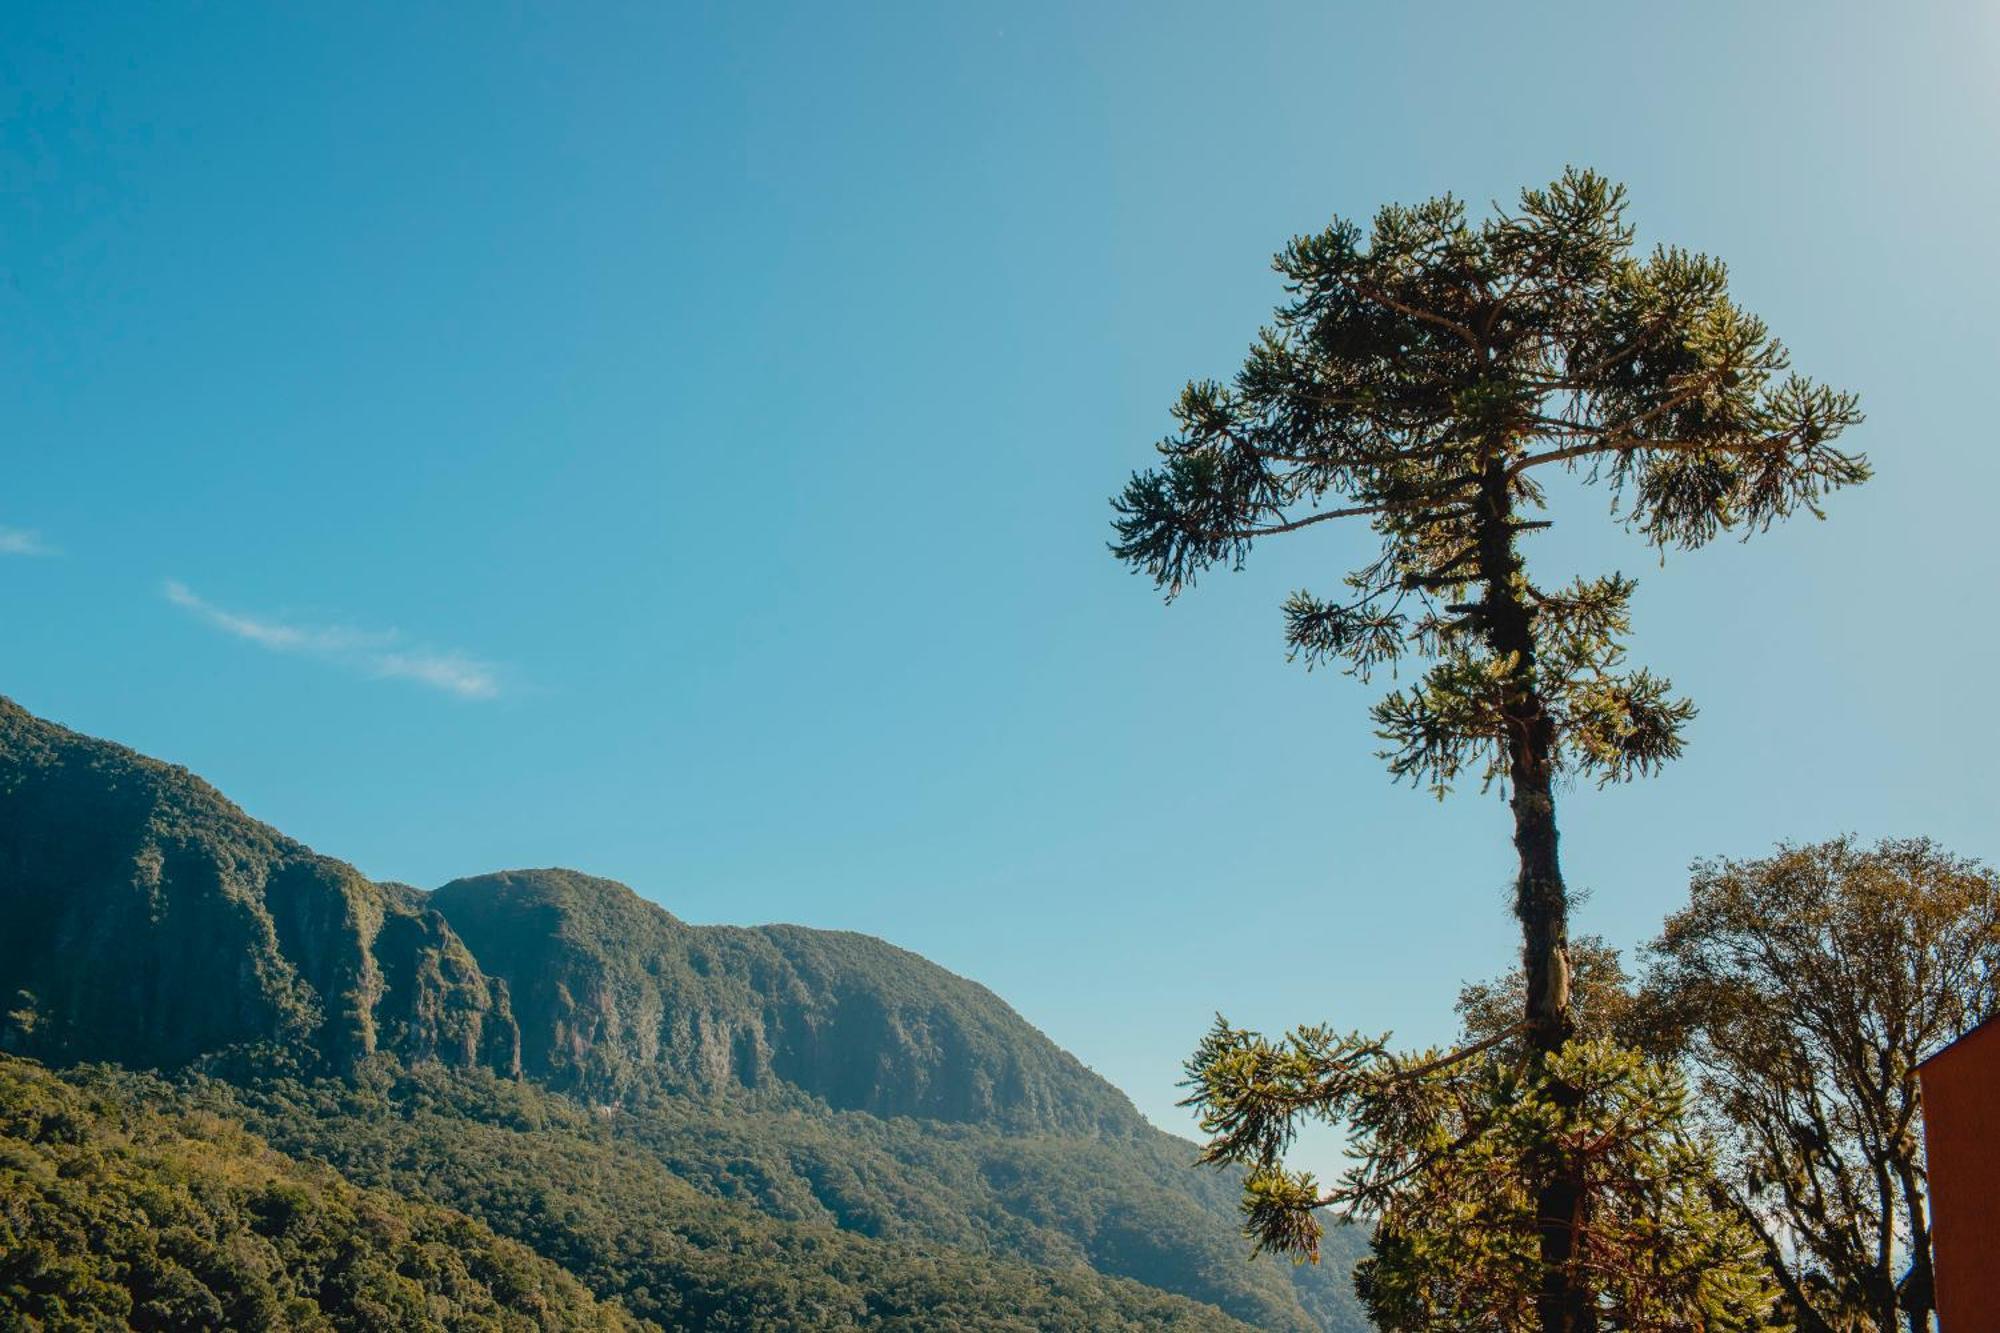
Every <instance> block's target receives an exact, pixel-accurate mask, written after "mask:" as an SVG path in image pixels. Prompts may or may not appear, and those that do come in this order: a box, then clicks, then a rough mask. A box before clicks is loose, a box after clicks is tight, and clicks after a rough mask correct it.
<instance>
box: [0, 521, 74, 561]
mask: <svg viewBox="0 0 2000 1333" xmlns="http://www.w3.org/2000/svg"><path fill="white" fill-rule="evenodd" d="M61 554H62V552H61V551H58V550H57V549H56V548H55V547H53V546H51V545H49V544H48V543H47V542H45V541H43V540H42V534H41V533H39V532H36V531H35V530H34V529H33V528H10V527H7V526H6V525H5V524H0V555H61Z"/></svg>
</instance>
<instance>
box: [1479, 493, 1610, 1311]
mask: <svg viewBox="0 0 2000 1333" xmlns="http://www.w3.org/2000/svg"><path fill="white" fill-rule="evenodd" d="M1477 506H1478V507H1477V511H1476V513H1475V515H1474V517H1473V525H1474V528H1475V530H1476V532H1477V534H1478V536H1477V543H1478V550H1479V559H1478V568H1479V577H1480V584H1481V591H1482V597H1481V600H1480V601H1479V603H1477V605H1476V606H1475V607H1474V608H1473V610H1472V615H1473V616H1474V617H1475V618H1476V619H1477V620H1478V621H1479V622H1480V624H1481V625H1482V627H1483V629H1484V631H1485V638H1486V644H1487V648H1488V650H1489V651H1490V652H1491V654H1492V658H1493V660H1494V661H1495V662H1497V663H1500V664H1502V666H1503V671H1502V672H1501V674H1500V680H1499V688H1500V690H1501V691H1502V698H1501V700H1500V705H1499V711H1500V714H1501V716H1502V717H1503V718H1504V719H1505V726H1506V745H1507V778H1508V785H1509V788H1510V798H1511V799H1510V804H1511V805H1512V807H1513V811H1514V850H1515V852H1516V854H1517V855H1518V856H1519V857H1520V862H1521V864H1520V870H1519V872H1518V876H1517V878H1516V879H1515V882H1514V915H1515V917H1516V919H1518V920H1519V921H1520V923H1521V966H1522V971H1523V973H1524V975H1525V976H1526V978H1527V983H1528V985H1527V1011H1526V1012H1525V1013H1524V1014H1523V1015H1522V1020H1523V1021H1524V1022H1525V1023H1526V1024H1527V1033H1528V1040H1529V1045H1530V1046H1531V1048H1532V1049H1533V1050H1534V1051H1536V1052H1537V1054H1538V1055H1541V1056H1546V1055H1550V1054H1553V1053H1554V1052H1556V1051H1558V1050H1560V1049H1562V1045H1563V1043H1564V1042H1566V1041H1568V1040H1569V1037H1570V1034H1571V1032H1572V1031H1573V1030H1574V1024H1573V1023H1572V1022H1571V1020H1570V1013H1569V899H1568V894H1567V893H1566V891H1565V890H1564V888H1563V878H1562V862H1561V858H1560V856H1559V854H1558V851H1557V833H1556V802H1555V759H1556V735H1555V725H1554V722H1553V720H1552V719H1551V717H1550V716H1549V710H1548V707H1547V705H1546V704H1545V703H1544V702H1543V699H1542V696H1541V691H1540V689H1539V688H1538V687H1537V685H1536V682H1535V634H1534V623H1533V622H1534V615H1535V608H1534V607H1533V606H1531V605H1529V603H1528V601H1527V599H1526V598H1525V597H1524V596H1523V592H1522V590H1523V588H1524V587H1525V586H1526V581H1525V580H1524V579H1523V577H1522V569H1521V558H1520V555H1519V553H1518V552H1517V550H1516V549H1515V543H1514V534H1515V531H1516V527H1515V522H1514V514H1513V505H1512V500H1511V497H1510V495H1509V493H1508V485H1507V473H1506V468H1505V462H1504V456H1502V455H1496V456H1495V457H1493V458H1492V459H1491V460H1490V461H1489V462H1488V463H1487V465H1486V467H1485V469H1484V470H1483V475H1482V477H1481V485H1480V494H1479V500H1478V502H1477ZM1553 1093H1554V1097H1555V1099H1556V1100H1557V1102H1558V1103H1559V1104H1560V1103H1561V1102H1562V1101H1563V1100H1564V1098H1565V1093H1566V1089H1564V1088H1562V1087H1561V1086H1559V1085H1558V1086H1557V1087H1556V1088H1555V1089H1554V1090H1553ZM1524 1165H1525V1168H1526V1170H1527V1173H1528V1174H1529V1176H1530V1178H1531V1179H1532V1180H1533V1181H1534V1182H1535V1185H1536V1190H1537V1198H1536V1208H1535V1214H1536V1224H1537V1231H1538V1233H1539V1234H1538V1240H1539V1244H1540V1249H1541V1259H1542V1286H1541V1291H1540V1293H1539V1297H1538V1304H1539V1307H1540V1315H1541V1323H1542V1327H1543V1329H1544V1330H1546V1333H1589V1331H1590V1330H1592V1329H1594V1328H1595V1326H1596V1325H1595V1320H1594V1319H1593V1317H1592V1314H1591V1307H1592V1305H1593V1301H1592V1299H1591V1293H1590V1291H1589V1290H1588V1288H1587V1287H1586V1286H1585V1284H1584V1283H1582V1282H1581V1281H1580V1280H1579V1277H1578V1269H1577V1264H1576V1259H1577V1255H1576V1253H1575V1251H1576V1246H1577V1244H1578V1239H1579V1237H1580V1236H1581V1235H1582V1234H1583V1231H1584V1228H1583V1220H1584V1219H1583V1216H1582V1210H1583V1206H1584V1197H1585V1191H1584V1180H1583V1172H1582V1164H1581V1162H1571V1161H1568V1160H1565V1159H1564V1157H1563V1156H1562V1155H1561V1154H1560V1153H1556V1152H1543V1153H1541V1154H1540V1155H1539V1159H1538V1160H1536V1161H1533V1162H1529V1163H1526V1164H1524Z"/></svg>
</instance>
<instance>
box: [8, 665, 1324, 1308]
mask: <svg viewBox="0 0 2000 1333" xmlns="http://www.w3.org/2000/svg"><path fill="white" fill-rule="evenodd" d="M0 867H7V870H6V871H5V873H0V995H5V996H9V997H11V999H10V1002H9V1003H7V1004H5V1005H0V1049H5V1050H7V1051H9V1052H13V1053H15V1054H17V1055H26V1056H32V1057H35V1058H37V1059H40V1060H43V1061H46V1062H48V1063H50V1064H56V1065H64V1066H70V1067H72V1068H73V1069H74V1068H76V1067H78V1066H80V1065H81V1064H82V1062H88V1061H111V1062H113V1063H115V1064H117V1065H120V1066H123V1067H125V1069H126V1070H128V1071H131V1070H144V1069H151V1070H156V1071H159V1077H154V1076H149V1075H141V1074H137V1073H130V1072H126V1073H119V1072H116V1071H114V1070H110V1069H97V1070H95V1072H90V1073H88V1074H87V1075H86V1074H83V1073H77V1074H73V1075H72V1077H75V1078H82V1079H83V1080H84V1084H85V1085H87V1090H88V1094H89V1095H90V1096H92V1097H97V1098H101V1099H111V1100H112V1101H117V1102H119V1103H120V1104H126V1105H137V1104H147V1105H153V1104H158V1105H160V1106H162V1107H169V1106H171V1107H173V1108H175V1109H174V1110H173V1111H172V1114H174V1115H183V1116H198V1117H205V1119H201V1120H199V1123H203V1124H213V1125H215V1126H219V1127H228V1128H229V1132H232V1133H237V1134H246V1133H247V1134H254V1135H256V1136H257V1137H259V1138H261V1139H262V1140H264V1141H265V1142H266V1143H268V1144H269V1145H270V1147H271V1149H274V1150H275V1151H276V1152H280V1153H284V1154H287V1155H288V1156H289V1158H290V1159H291V1160H292V1165H291V1166H290V1167H289V1168H288V1169H292V1170H298V1171H309V1170H310V1168H308V1167H305V1166H300V1165H298V1164H300V1163H314V1164H325V1165H326V1166H328V1167H330V1168H331V1169H332V1170H334V1171H336V1172H338V1173H339V1176H340V1177H341V1178H342V1179H344V1180H346V1181H348V1182H351V1184H352V1185H353V1186H355V1187H358V1188H359V1189H361V1190H364V1191H375V1192H377V1193H380V1194H381V1195H382V1196H383V1197H385V1198H395V1199H403V1200H411V1201H422V1202H423V1203H425V1204H426V1205H427V1206H430V1207H433V1208H437V1209H446V1210H450V1211H449V1212H448V1213H440V1214H438V1215H439V1216H450V1217H453V1218H457V1219H459V1222H460V1224H463V1225H470V1224H471V1223H469V1222H466V1221H465V1219H472V1222H476V1223H477V1224H478V1225H480V1226H483V1227H487V1228H490V1229H491V1231H492V1232H493V1233H496V1234H497V1235H500V1236H504V1237H507V1238H509V1240H511V1241H513V1242H518V1243H520V1244H522V1245H525V1246H526V1247H527V1248H528V1250H529V1251H531V1252H532V1253H533V1254H535V1255H538V1256H540V1258H541V1259H542V1260H545V1261H548V1262H550V1263H553V1264H555V1265H557V1266H558V1267H559V1268H560V1269H561V1270H562V1271H563V1272H566V1273H568V1274H570V1275H572V1276H573V1277H575V1278H576V1280H577V1281H578V1282H579V1283H581V1284H582V1286H583V1288H584V1289H586V1290H588V1291H589V1292H590V1293H592V1294H593V1295H594V1296H595V1297H596V1298H598V1299H599V1300H600V1301H604V1302H608V1303H609V1306H610V1308H612V1309H613V1310H614V1312H617V1311H623V1312H625V1313H626V1314H629V1315H630V1316H631V1317H632V1318H635V1319H641V1320H647V1321H652V1322H656V1323H659V1324H660V1325H662V1326H664V1327H687V1326H698V1327H704V1328H716V1329H729V1328H741V1329H756V1328H771V1327H828V1328H837V1327H849V1326H868V1327H893V1328H910V1329H915V1328H940V1329H942V1328H1023V1329H1025V1328H1077V1329H1084V1328H1110V1329H1117V1328H1161V1327H1185V1328H1240V1327H1245V1326H1255V1327H1259V1328H1266V1329H1279V1330H1307V1329H1314V1328H1321V1329H1335V1330H1348V1329H1358V1328H1360V1327H1361V1320H1360V1315H1359V1313H1358V1308H1357V1306H1356V1303H1355V1298H1354V1296H1353V1293H1352V1291H1351V1290H1350V1289H1349V1284H1348V1281H1347V1268H1348V1267H1349V1266H1351V1263H1352V1261H1353V1259H1354V1258H1355V1257H1357V1251H1358V1249H1359V1247H1360V1237H1359V1234H1358V1233H1350V1232H1341V1233H1336V1236H1335V1247H1336V1249H1337V1250H1338V1252H1339V1253H1340V1254H1341V1256H1342V1258H1343V1259H1344V1260H1345V1263H1343V1264H1337V1265H1328V1266H1327V1267H1326V1268H1325V1269H1293V1268H1292V1267H1291V1266H1289V1265H1286V1264H1283V1263H1280V1262H1277V1261H1275V1260H1272V1259H1268V1258H1267V1259H1264V1260H1260V1261H1258V1262H1255V1263H1249V1262H1246V1261H1245V1257H1244V1255H1243V1253H1242V1250H1241V1246H1240V1243H1239V1242H1238V1240H1237V1238H1236V1225H1235V1208H1234V1200H1235V1196H1236V1189H1235V1184H1234V1182H1232V1181H1229V1180H1226V1179H1218V1178H1216V1177H1214V1176H1212V1175H1208V1174H1205V1173H1197V1172H1193V1171H1190V1170H1189V1169H1188V1164H1189V1163H1190V1161H1191V1160H1192V1159H1193V1157H1194V1154H1195V1151H1196V1150H1195V1148H1194V1145H1192V1144H1188V1143H1185V1142H1183V1141H1181V1140H1178V1139H1174V1138H1172V1137H1170V1136H1168V1135H1165V1134H1162V1133H1160V1132H1158V1131H1156V1130H1154V1129H1152V1128H1151V1127H1150V1126H1148V1125H1147V1124H1146V1123H1145V1122H1144V1120H1143V1119H1141V1117H1140V1116H1139V1115H1138V1113H1137V1112H1136V1111H1135V1110H1133V1108H1132V1106H1131V1105H1130V1103H1129V1102H1127V1101H1126V1100H1125V1098H1124V1097H1123V1096H1122V1095H1121V1094H1119V1093H1118V1092H1117V1091H1116V1090H1115V1089H1114V1088H1112V1087H1110V1086H1109V1085H1108V1084H1106V1083H1104V1082H1103V1081H1102V1080H1101V1079H1098V1078H1097V1077H1096V1076H1094V1075H1092V1074H1091V1073H1090V1072H1089V1071H1088V1070H1087V1069H1085V1068H1084V1067H1083V1066H1082V1065H1081V1064H1080V1063H1079V1062H1078V1061H1076V1060H1075V1059H1074V1058H1073V1057H1071V1056H1070V1055H1068V1054H1067V1053H1065V1052H1063V1051H1062V1050H1060V1049H1059V1048H1057V1047H1056V1046H1055V1045H1054V1044H1053V1043H1051V1042H1049V1041H1048V1040H1047V1039H1046V1038H1045V1037H1043V1036H1042V1035H1041V1034H1040V1033H1039V1032H1037V1031H1035V1030H1034V1028H1032V1027H1031V1026H1030V1025H1029V1024H1027V1023H1026V1022H1024V1021H1023V1020H1022V1019H1021V1018H1020V1016H1019V1015H1017V1014H1015V1013H1014V1012H1013V1011H1012V1010H1010V1009H1008V1008H1007V1006H1006V1005H1005V1004H1004V1003H1002V1002H1001V1001H1000V1000H999V999H998V998H997V997H995V996H993V995H992V994H991V993H990V992H988V991H986V990H985V989H984V988H982V987H980V986H977V985H975V984H973V983H972V982H969V981H966V980H965V979H963V978H960V977H956V976H953V975H951V974H950V973H948V972H946V971H944V970H943V969H941V968H938V967H936V966H934V965H932V964H930V963H928V962H926V961H925V960H923V959H922V958H919V957H917V956H916V955H914V954H910V953H908V952H905V951H903V950H900V949H896V948H894V947H892V946H890V945H887V944H884V943H882V942H881V941H879V940H874V939H870V938H867V937H864V936H859V935H849V934H841V933H835V932H823V931H812V930H805V929H801V928H797V927H788V926H773V927H763V928H757V929H737V928H727V927H695V926H689V925H687V924H685V923H683V922H680V921H678V920H676V919H675V918H674V917H672V916H671V915H670V914H668V913H667V912H665V911H662V910H661V909H660V908H658V907H656V906H654V905H653V904H651V903H648V902H646V901H644V900H643V899H641V898H640V897H639V896H638V895H636V894H634V893H633V892H632V891H631V890H629V889H627V888H625V887H624V886H622V885H619V884H614V883H612V882H611V881H608V880H601V879H594V878H592V877H590V876H587V875H580V874H577V873H575V872H571V871H562V870H534V871H515V872H508V873H504V874H499V875H489V876H482V877H479V878H477V879H468V880H459V881H456V882H454V883H452V884H450V885H447V886H445V887H444V888H443V889H440V890H438V891H437V892H435V893H425V892H423V891H421V890H417V889H413V888H410V887H408V886H404V885H380V884H371V883H369V882H368V881H367V880H366V879H364V878H363V877H362V876H360V875H359V874H357V873H356V872H355V871H354V870H352V868H350V867H347V866H345V865H343V864H341V863H340V862H337V861H333V860H330V859H328V858H325V857H320V856H318V855H316V854H314V853H313V852H312V851H310V850H309V849H307V848H305V847H302V846H300V845H299V844H297V843H295V842H292V841H290V840H288V839H286V838H284V837H283V836H282V835H280V834H278V833H276V832H274V831H273V830H270V829H268V828H265V827H264V826H262V825H260V824H257V823H256V822H255V821H253V820H251V819H249V818H248V817H247V816H245V815H244V814H243V813H242V812H241V811H240V810H238V809H236V807H234V806H233V805H231V804H229V803H228V802H227V801H226V800H224V799H223V798H222V797H221V796H220V795H219V794H217V793H216V792H215V791H214V790H213V789H212V788H210V787H208V786H207V785H206V784H204V783H202V782H201V781H200V780H199V779H196V778H194V777H193V776H192V775H190V774H188V773H186V772H185V771H184V770H180V769H175V768H172V767H170V766H168V765H164V764H160V763H157V762H155V761H153V760H150V759H146V758H144V757H142V756H139V755H136V754H133V753H132V752H131V751H129V750H125V749H123V748H121V747H118V746H115V745H110V744H107V743H105V742H101V741H96V740H92V739H90V738H88V737H83V736H79V735H76V734H75V733H73V732H69V731H66V730H64V729H63V728H60V727H56V726H53V725H51V724H49V723H46V722H43V721H41V720H39V719H36V718H33V717H31V716H30V715H29V714H27V713H26V712H24V711H22V710H21V709H19V708H17V707H15V706H14V705H12V704H9V703H6V702H5V701H0ZM15 1067H16V1068H23V1069H25V1068H28V1067H29V1066H27V1065H25V1064H17V1065H16V1066H15ZM162 1078H164V1079H165V1080H166V1081H164V1082H163V1081H160V1080H161V1079H162ZM191 1123H194V1122H191ZM315 1178H320V1177H315ZM325 1178H327V1179H331V1177H325ZM4 1202H5V1200H4V1196H0V1206H4ZM327 1226H328V1228H329V1229H330V1231H331V1232H338V1231H339V1229H340V1228H339V1225H337V1224H336V1223H333V1222H329V1223H328V1224H327ZM97 1271H99V1276H100V1277H102V1278H103V1280H104V1281H106V1282H109V1283H111V1284H112V1285H116V1284H117V1283H118V1282H119V1281H122V1280H123V1279H122V1278H121V1277H119V1276H118V1275H117V1274H118V1273H119V1272H123V1271H125V1270H116V1271H114V1270H112V1269H101V1270H97ZM129 1294H131V1293H128V1295H129ZM134 1299H137V1297H136V1296H135V1297H134ZM329 1299H330V1300H331V1301H332V1305H331V1307H330V1308H331V1309H333V1310H334V1312H335V1314H336V1315H337V1316H338V1317H340V1318H346V1317H348V1314H351V1313H352V1312H351V1311H347V1312H346V1313H342V1311H344V1310H345V1307H344V1306H342V1304H341V1301H340V1300H339V1299H337V1298H329ZM142 1303H143V1302H142ZM330 1317H331V1316H330Z"/></svg>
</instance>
